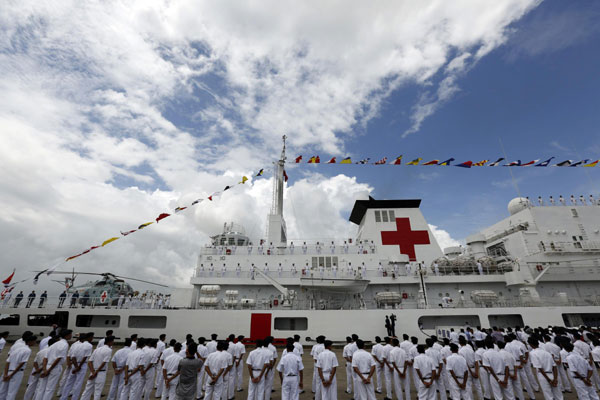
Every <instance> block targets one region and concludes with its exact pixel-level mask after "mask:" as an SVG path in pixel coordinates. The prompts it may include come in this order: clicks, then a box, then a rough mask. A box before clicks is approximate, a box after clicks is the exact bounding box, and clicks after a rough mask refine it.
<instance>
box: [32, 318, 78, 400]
mask: <svg viewBox="0 0 600 400" xmlns="http://www.w3.org/2000/svg"><path fill="white" fill-rule="evenodd" d="M59 336H60V340H58V341H57V342H56V343H54V344H53V345H52V346H50V347H49V348H48V355H47V356H46V357H45V358H44V361H43V364H44V370H43V371H42V373H41V374H40V379H39V380H38V387H37V389H36V391H35V400H51V399H52V397H53V396H54V391H55V390H56V385H57V384H58V380H59V378H60V374H61V372H62V366H63V364H64V363H65V360H66V359H67V353H68V351H69V342H68V341H69V340H71V338H72V337H73V331H71V330H69V329H65V330H63V331H62V332H61V333H60V335H59Z"/></svg>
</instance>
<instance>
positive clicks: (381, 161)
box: [375, 157, 387, 165]
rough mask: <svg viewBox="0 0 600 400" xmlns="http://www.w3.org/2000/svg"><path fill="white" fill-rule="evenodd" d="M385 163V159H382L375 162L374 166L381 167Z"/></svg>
mask: <svg viewBox="0 0 600 400" xmlns="http://www.w3.org/2000/svg"><path fill="white" fill-rule="evenodd" d="M386 163H387V157H383V158H382V159H381V160H379V161H376V162H375V165H383V164H386Z"/></svg>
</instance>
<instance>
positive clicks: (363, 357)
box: [352, 349, 376, 400]
mask: <svg viewBox="0 0 600 400" xmlns="http://www.w3.org/2000/svg"><path fill="white" fill-rule="evenodd" d="M375 364H376V363H375V360H374V359H373V356H372V355H371V354H369V353H367V352H366V351H365V350H361V349H357V350H356V351H355V352H354V354H353V355H352V370H353V375H354V378H353V380H354V399H355V400H375V385H374V384H373V381H372V380H371V382H370V383H368V384H365V383H364V382H363V380H362V379H361V378H360V376H358V374H357V373H356V371H354V368H356V369H358V370H359V371H360V373H361V375H362V376H364V377H365V378H367V377H368V376H369V374H370V373H371V368H373V367H374V366H375Z"/></svg>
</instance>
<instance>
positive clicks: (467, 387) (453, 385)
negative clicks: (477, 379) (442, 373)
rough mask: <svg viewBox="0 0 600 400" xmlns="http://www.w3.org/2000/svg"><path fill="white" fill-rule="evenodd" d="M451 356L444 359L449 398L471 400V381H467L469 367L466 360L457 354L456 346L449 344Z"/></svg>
mask: <svg viewBox="0 0 600 400" xmlns="http://www.w3.org/2000/svg"><path fill="white" fill-rule="evenodd" d="M450 351H451V352H452V354H451V355H450V356H448V357H447V358H446V369H447V370H448V374H449V375H450V377H449V379H448V384H449V389H450V398H451V399H452V400H460V399H461V398H462V399H463V400H471V399H472V398H473V393H472V391H471V379H469V367H468V366H467V360H466V359H465V358H464V357H462V356H461V355H459V354H458V346H457V345H456V344H454V343H451V344H450Z"/></svg>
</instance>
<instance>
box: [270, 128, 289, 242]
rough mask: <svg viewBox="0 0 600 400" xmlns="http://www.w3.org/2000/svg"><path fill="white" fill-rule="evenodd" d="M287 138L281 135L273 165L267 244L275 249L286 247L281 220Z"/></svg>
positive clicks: (284, 231) (283, 221)
mask: <svg viewBox="0 0 600 400" xmlns="http://www.w3.org/2000/svg"><path fill="white" fill-rule="evenodd" d="M286 139H287V136H285V135H283V148H282V150H281V156H280V157H279V161H277V162H276V163H274V164H275V171H274V174H273V202H272V205H271V213H270V214H269V216H268V220H267V232H268V234H267V236H268V242H269V243H273V245H274V246H277V247H286V246H287V232H286V226H285V220H284V219H283V184H284V180H283V169H284V167H285V160H286V157H285V140H286Z"/></svg>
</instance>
